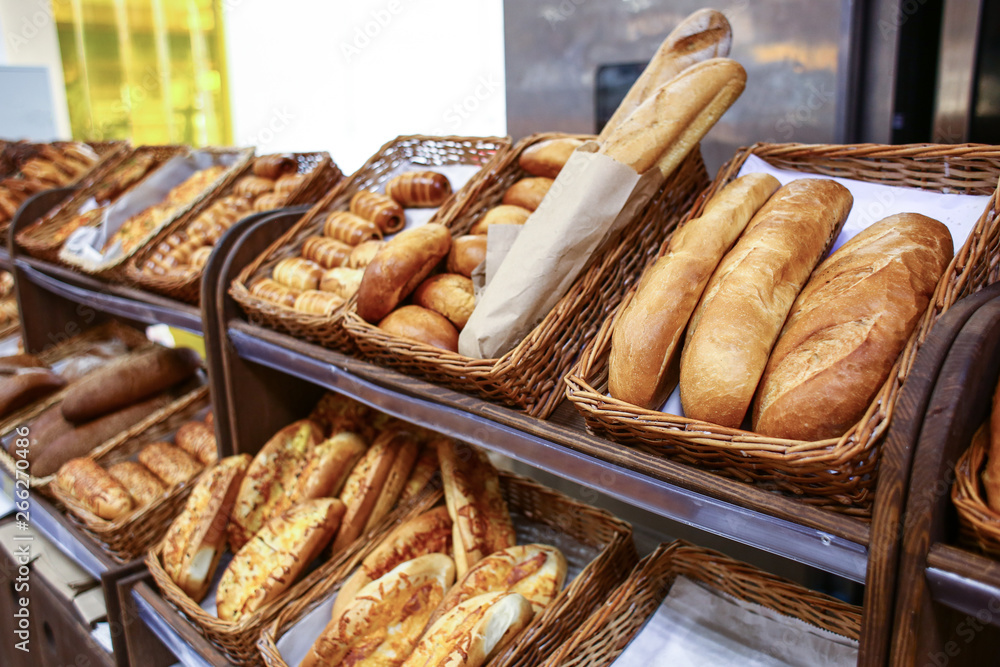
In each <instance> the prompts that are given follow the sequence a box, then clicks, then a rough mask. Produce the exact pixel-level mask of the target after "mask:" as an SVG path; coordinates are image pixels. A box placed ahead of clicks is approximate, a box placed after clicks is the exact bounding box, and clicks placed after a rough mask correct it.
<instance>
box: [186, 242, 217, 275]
mask: <svg viewBox="0 0 1000 667" xmlns="http://www.w3.org/2000/svg"><path fill="white" fill-rule="evenodd" d="M212 250H214V248H213V247H212V246H209V245H206V246H202V247H200V248H198V249H197V250H195V251H194V252H192V253H191V256H190V257H189V258H188V264H190V265H191V268H192V269H202V268H204V267H205V265H206V264H208V258H209V257H211V256H212Z"/></svg>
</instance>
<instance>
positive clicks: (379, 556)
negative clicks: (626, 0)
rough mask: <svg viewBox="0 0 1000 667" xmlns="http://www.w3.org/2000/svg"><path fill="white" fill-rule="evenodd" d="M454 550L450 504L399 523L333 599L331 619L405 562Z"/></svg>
mask: <svg viewBox="0 0 1000 667" xmlns="http://www.w3.org/2000/svg"><path fill="white" fill-rule="evenodd" d="M449 551H451V517H450V516H448V508H447V507H435V508H434V509H432V510H430V511H428V512H424V513H423V514H421V515H420V516H417V517H414V518H412V519H410V520H409V521H407V522H406V523H403V524H400V525H399V526H397V527H396V528H394V529H393V531H392V532H391V533H389V535H388V536H386V538H385V539H384V540H382V542H381V544H379V545H378V546H377V547H376V548H375V550H374V551H372V552H371V553H370V554H369V555H368V556H366V557H365V559H364V560H363V561H361V565H360V566H359V567H358V569H357V570H355V571H354V573H353V574H351V576H350V577H348V578H347V581H345V582H344V584H343V585H342V586H341V587H340V591H339V592H338V593H337V598H336V599H335V600H334V601H333V611H332V613H331V619H332V620H334V621H336V620H337V619H338V618H340V615H341V614H342V613H343V612H344V610H345V609H347V607H348V606H350V604H351V602H353V601H354V598H355V597H357V595H358V591H360V590H361V589H362V588H364V587H365V586H367V585H368V584H369V583H371V582H373V581H375V580H376V579H379V578H380V577H382V576H384V575H385V574H387V573H388V572H389V571H390V570H392V569H393V568H395V567H397V566H398V565H400V564H402V563H405V562H406V561H408V560H410V559H413V558H417V557H419V556H424V555H426V554H432V553H441V554H447V553H448V552H449Z"/></svg>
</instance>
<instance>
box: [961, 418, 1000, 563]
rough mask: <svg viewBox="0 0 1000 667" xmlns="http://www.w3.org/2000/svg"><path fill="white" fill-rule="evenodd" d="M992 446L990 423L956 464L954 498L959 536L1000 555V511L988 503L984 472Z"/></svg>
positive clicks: (976, 547)
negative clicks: (983, 480) (983, 479)
mask: <svg viewBox="0 0 1000 667" xmlns="http://www.w3.org/2000/svg"><path fill="white" fill-rule="evenodd" d="M989 449H990V432H989V423H988V422H987V423H985V424H983V425H982V426H981V427H980V428H979V429H978V430H977V431H976V433H975V435H973V436H972V443H971V444H970V445H969V448H968V449H967V450H965V453H964V454H962V456H961V457H960V458H959V459H958V462H957V463H956V464H955V484H954V485H953V486H952V487H951V501H952V502H953V503H954V504H955V509H956V510H957V511H958V526H959V537H960V539H961V542H962V543H963V544H965V545H966V546H969V547H972V548H975V549H978V550H979V551H982V552H983V553H985V554H987V555H989V556H992V557H993V558H1000V512H996V511H995V510H993V509H991V508H990V506H989V505H987V504H986V492H985V489H984V488H983V482H982V473H983V469H984V468H985V467H986V458H987V456H988V454H989Z"/></svg>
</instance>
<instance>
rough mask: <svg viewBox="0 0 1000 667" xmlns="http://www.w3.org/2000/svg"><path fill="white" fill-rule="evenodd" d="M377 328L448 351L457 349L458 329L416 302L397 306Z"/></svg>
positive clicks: (444, 318) (445, 318) (438, 314)
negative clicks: (400, 306)
mask: <svg viewBox="0 0 1000 667" xmlns="http://www.w3.org/2000/svg"><path fill="white" fill-rule="evenodd" d="M378 327H379V329H382V330H383V331H388V332H389V333H391V334H394V335H396V336H402V337H404V338H410V339H412V340H415V341H418V342H420V343H424V344H425V345H431V346H433V347H439V348H441V349H442V350H448V351H449V352H457V351H458V329H456V328H455V325H454V324H452V323H451V320H449V319H448V318H447V317H445V316H444V315H442V314H441V313H439V312H437V311H435V310H431V309H430V308H424V307H423V306H418V305H416V304H412V303H411V304H409V305H407V306H403V307H402V308H397V309H396V310H394V311H392V312H391V313H389V314H388V315H386V316H385V317H384V318H383V319H382V321H381V322H379V323H378Z"/></svg>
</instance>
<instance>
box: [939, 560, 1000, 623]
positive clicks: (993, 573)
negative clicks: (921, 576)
mask: <svg viewBox="0 0 1000 667" xmlns="http://www.w3.org/2000/svg"><path fill="white" fill-rule="evenodd" d="M925 573H926V576H927V586H928V587H929V589H930V594H931V597H932V598H933V599H934V600H935V601H936V602H940V603H941V604H944V605H947V606H948V607H951V608H952V609H955V610H956V611H959V612H961V613H964V614H969V615H971V616H977V615H980V614H982V612H983V611H984V610H985V611H987V612H989V616H988V617H986V616H985V615H984V617H985V620H984V621H983V622H988V623H992V624H993V625H995V626H998V627H1000V563H998V562H997V561H995V560H993V559H992V558H987V557H986V556H981V555H979V554H974V553H971V552H969V551H965V550H964V549H959V548H957V547H953V546H949V545H946V544H935V545H933V546H932V547H931V549H930V552H929V553H928V554H927V569H926V571H925Z"/></svg>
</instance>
